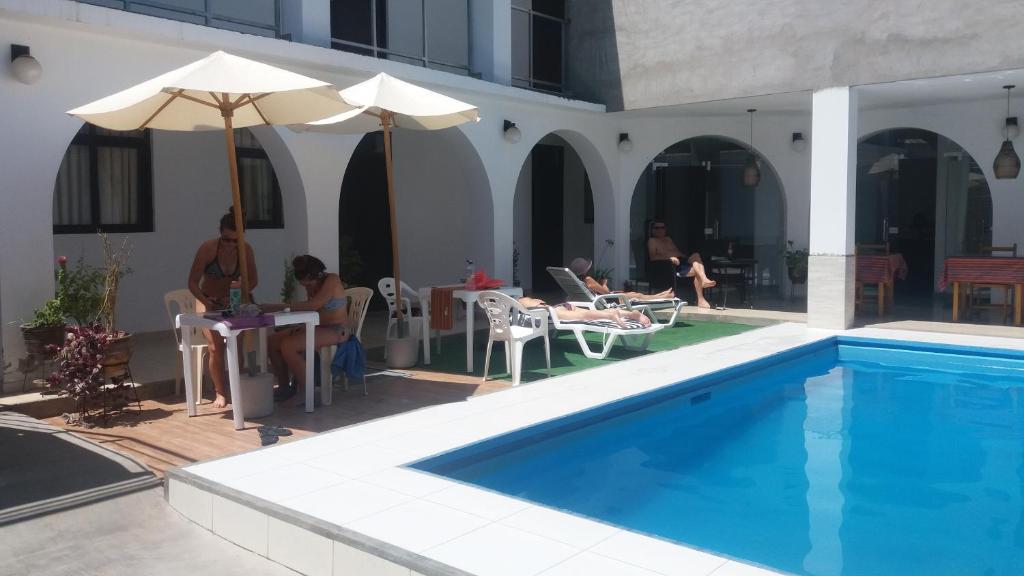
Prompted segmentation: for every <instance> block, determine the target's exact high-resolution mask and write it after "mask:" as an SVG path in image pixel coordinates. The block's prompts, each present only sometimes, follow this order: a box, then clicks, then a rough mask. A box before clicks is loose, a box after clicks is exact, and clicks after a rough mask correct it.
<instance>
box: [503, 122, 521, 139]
mask: <svg viewBox="0 0 1024 576" xmlns="http://www.w3.org/2000/svg"><path fill="white" fill-rule="evenodd" d="M502 132H503V134H502V136H503V137H504V138H505V141H507V142H510V143H512V144H515V143H516V142H519V139H520V138H522V137H523V133H522V132H521V131H520V130H519V127H518V126H516V123H515V122H509V121H508V120H505V123H504V124H503V126H502Z"/></svg>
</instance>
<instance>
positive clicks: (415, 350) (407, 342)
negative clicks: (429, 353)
mask: <svg viewBox="0 0 1024 576" xmlns="http://www.w3.org/2000/svg"><path fill="white" fill-rule="evenodd" d="M384 345H385V346H386V347H387V352H388V360H387V363H388V367H389V368H412V367H413V366H415V365H416V362H418V361H419V359H420V341H419V339H418V338H416V337H415V336H407V337H405V338H389V339H388V340H387V341H386V342H385V343H384Z"/></svg>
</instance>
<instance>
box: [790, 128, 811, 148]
mask: <svg viewBox="0 0 1024 576" xmlns="http://www.w3.org/2000/svg"><path fill="white" fill-rule="evenodd" d="M789 147H790V148H792V149H793V151H794V152H803V151H804V150H806V149H807V140H806V139H805V138H804V133H803V132H793V139H792V140H791V141H790V143H789Z"/></svg>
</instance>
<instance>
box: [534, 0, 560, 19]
mask: <svg viewBox="0 0 1024 576" xmlns="http://www.w3.org/2000/svg"><path fill="white" fill-rule="evenodd" d="M533 11H534V12H540V13H541V14H547V15H548V16H554V17H555V18H562V19H565V0H533Z"/></svg>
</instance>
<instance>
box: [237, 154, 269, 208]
mask: <svg viewBox="0 0 1024 576" xmlns="http://www.w3.org/2000/svg"><path fill="white" fill-rule="evenodd" d="M238 185H239V188H240V192H241V196H242V206H243V208H244V210H245V219H246V220H247V221H249V222H259V223H268V224H269V223H272V222H274V221H275V218H274V196H275V193H276V190H275V177H274V168H273V167H272V166H271V164H270V160H268V159H266V158H239V159H238Z"/></svg>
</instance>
